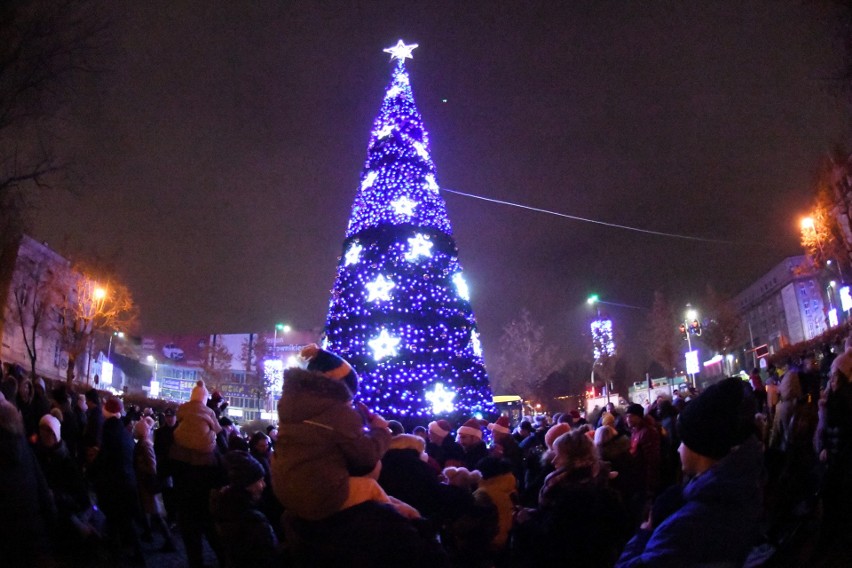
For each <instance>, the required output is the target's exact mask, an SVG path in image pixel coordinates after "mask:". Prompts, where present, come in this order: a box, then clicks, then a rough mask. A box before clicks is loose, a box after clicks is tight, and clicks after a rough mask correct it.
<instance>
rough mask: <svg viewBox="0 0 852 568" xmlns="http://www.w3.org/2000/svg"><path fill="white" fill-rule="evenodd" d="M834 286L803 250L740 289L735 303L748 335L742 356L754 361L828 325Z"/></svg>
mask: <svg viewBox="0 0 852 568" xmlns="http://www.w3.org/2000/svg"><path fill="white" fill-rule="evenodd" d="M832 292H833V290H831V289H828V290H827V288H826V285H824V284H823V278H822V275H821V273H820V272H819V271H818V270H817V269H815V268H814V267H813V264H812V263H810V262H808V260H807V257H805V256H803V255H802V256H791V257H788V258H785V259H784V260H783V261H782V262H780V263H779V264H778V265H776V266H775V267H774V268H772V270H770V271H769V272H767V273H766V274H764V275H763V276H762V277H760V278H759V279H758V280H756V281H755V282H754V283H753V284H751V285H750V286H749V287H748V288H746V289H745V290H743V291H742V292H740V293H739V294H738V295H737V296H736V297H735V299H734V305H735V307H736V308H737V310H738V312H739V314H740V316H741V318H742V324H741V325H742V330H741V335H740V336H741V337H744V338H745V342H744V343H743V344H742V345H740V348H739V351H740V352H741V355H742V359H741V361H744V362H745V363H746V366H749V365H752V364H753V363H756V362H757V359H758V358H759V356H760V355H762V354H763V353H767V354H772V353H775V352H776V351H778V350H779V349H781V348H782V347H784V346H786V345H792V344H795V343H799V342H801V341H807V340H808V339H812V338H814V337H816V336H818V335H820V334H822V333H824V332H825V331H826V330H828V327H829V325H830V323H829V314H830V312H831V310H832V309H834V306H833V302H832V300H831V298H832ZM834 313H835V314H836V313H837V312H834ZM764 346H765V347H764ZM755 349H757V351H755Z"/></svg>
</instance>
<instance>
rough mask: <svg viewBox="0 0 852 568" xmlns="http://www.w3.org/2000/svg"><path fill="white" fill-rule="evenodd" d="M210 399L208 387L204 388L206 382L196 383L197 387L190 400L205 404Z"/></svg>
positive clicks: (193, 389) (193, 390) (194, 388)
mask: <svg viewBox="0 0 852 568" xmlns="http://www.w3.org/2000/svg"><path fill="white" fill-rule="evenodd" d="M208 398H210V393H209V392H207V387H205V386H204V381H198V382H196V383H195V386H194V387H192V393H191V394H190V395H189V400H193V401H196V402H202V403H204V402H207V399H208Z"/></svg>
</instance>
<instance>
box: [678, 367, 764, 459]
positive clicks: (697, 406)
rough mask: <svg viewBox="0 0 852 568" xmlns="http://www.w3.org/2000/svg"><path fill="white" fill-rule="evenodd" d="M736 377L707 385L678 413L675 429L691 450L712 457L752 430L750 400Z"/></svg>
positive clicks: (752, 403)
mask: <svg viewBox="0 0 852 568" xmlns="http://www.w3.org/2000/svg"><path fill="white" fill-rule="evenodd" d="M743 387H744V383H743V382H742V380H740V379H739V377H730V378H728V379H725V380H723V381H720V382H718V383H716V384H714V385H711V386H709V387H708V388H707V390H705V391H704V392H703V393H702V394H701V395H700V396H698V397H697V398H695V400H693V401H692V402H691V403H689V404H687V405H686V408H684V409H683V412H681V413H680V414H679V415H678V431H679V432H680V437H681V439H682V440H683V443H684V444H685V445H686V446H687V447H688V448H689V449H690V450H692V451H693V452H695V453H697V454H701V455H702V456H706V457H709V458H713V459H721V458H723V457H725V456H726V455H728V453H729V452H730V451H731V448H733V447H734V446H738V445H740V444H742V443H743V442H744V441H745V440H746V438H748V437H749V435H750V434H752V433H753V432H754V411H755V405H754V399H753V398H752V396H750V395H747V394H746V392H745V389H744V388H743Z"/></svg>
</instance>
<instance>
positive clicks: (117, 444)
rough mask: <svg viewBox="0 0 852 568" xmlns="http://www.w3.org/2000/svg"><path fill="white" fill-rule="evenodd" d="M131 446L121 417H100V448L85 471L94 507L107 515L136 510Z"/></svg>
mask: <svg viewBox="0 0 852 568" xmlns="http://www.w3.org/2000/svg"><path fill="white" fill-rule="evenodd" d="M134 447H135V445H134V443H133V437H132V436H131V435H130V432H128V431H127V429H126V428H125V427H124V424H123V423H122V422H121V419H119V418H117V417H112V418H109V419H107V420H104V426H103V432H102V435H101V445H100V450H99V451H98V455H97V456H96V457H95V459H94V461H93V462H92V464H91V466H90V467H89V470H88V471H89V474H90V476H91V479H92V483H93V485H94V487H95V492H96V493H97V496H98V506H99V507H100V508H101V509H102V510H103V512H104V514H105V515H106V516H107V517H110V516H113V515H132V514H135V513H136V512H137V511H138V499H137V498H136V471H135V469H134V466H133V450H134Z"/></svg>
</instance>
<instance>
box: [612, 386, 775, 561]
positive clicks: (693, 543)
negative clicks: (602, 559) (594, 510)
mask: <svg viewBox="0 0 852 568" xmlns="http://www.w3.org/2000/svg"><path fill="white" fill-rule="evenodd" d="M754 412H755V402H754V398H753V395H752V393H751V388H750V387H749V386H748V385H747V384H746V383H744V382H743V381H741V380H740V379H739V378H738V377H731V378H729V379H725V380H724V381H721V382H719V383H717V384H715V385H712V386H710V387H708V388H707V390H705V391H704V393H702V394H701V395H699V396H698V397H697V398H696V399H694V400H693V401H692V402H691V403H690V404H688V405H686V407H685V408H684V410H683V412H682V413H681V414H680V416H679V418H678V425H679V429H680V435H681V439H682V440H683V441H682V443H681V445H680V448H679V453H680V458H681V467H682V469H683V473H684V476H685V478H686V479H687V480H688V481H687V483H686V485H685V486H684V487H683V496H682V497H683V499H682V502H683V505H682V506H681V507H680V508H678V509H677V510H676V511H675V512H674V513H672V514H671V515H670V516H668V517H667V518H666V519H665V520H660V519H654V518H653V513H652V515H651V517H650V518H649V519H648V520H647V521H646V522H645V523H643V524H642V528H641V529H640V530H639V532H638V533H637V534H636V536H634V537H633V539H632V540H631V541H630V542H629V543H628V544H627V547H626V548H625V549H624V552H623V553H622V555H621V558H620V559H619V561H618V564H617V565H616V566H618V567H628V566H631V567H632V566H696V565H699V564H700V565H714V566H720V565H725V566H728V565H731V566H741V565H742V563H743V561H744V560H745V558H746V556H747V555H748V553H749V550H750V549H751V547H752V546H753V545H754V544H755V543H756V542H758V541H759V536H760V532H759V519H760V514H761V511H762V499H761V490H760V479H761V476H762V472H763V450H762V447H761V444H760V442H759V441H758V439H757V437H756V436H755V434H754V431H755V428H754Z"/></svg>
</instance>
